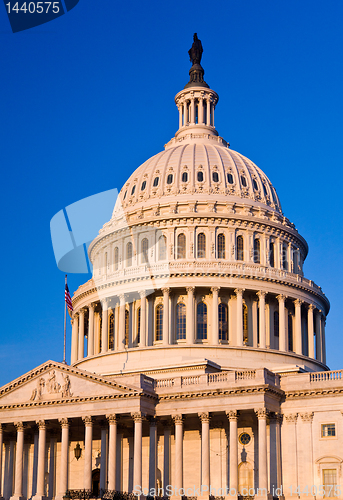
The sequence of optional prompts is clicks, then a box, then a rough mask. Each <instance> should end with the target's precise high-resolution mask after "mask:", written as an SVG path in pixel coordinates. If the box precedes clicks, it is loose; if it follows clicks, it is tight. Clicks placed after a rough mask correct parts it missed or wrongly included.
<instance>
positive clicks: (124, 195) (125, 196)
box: [123, 190, 127, 200]
mask: <svg viewBox="0 0 343 500" xmlns="http://www.w3.org/2000/svg"><path fill="white" fill-rule="evenodd" d="M126 195H127V190H126V191H125V193H124V197H123V200H125V198H126Z"/></svg>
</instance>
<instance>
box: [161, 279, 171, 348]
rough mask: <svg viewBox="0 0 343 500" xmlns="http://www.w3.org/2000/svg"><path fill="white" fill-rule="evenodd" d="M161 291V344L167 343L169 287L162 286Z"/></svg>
mask: <svg viewBox="0 0 343 500" xmlns="http://www.w3.org/2000/svg"><path fill="white" fill-rule="evenodd" d="M162 292H163V344H164V345H168V344H169V292H170V288H162Z"/></svg>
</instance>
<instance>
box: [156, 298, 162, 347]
mask: <svg viewBox="0 0 343 500" xmlns="http://www.w3.org/2000/svg"><path fill="white" fill-rule="evenodd" d="M155 340H156V341H158V340H163V305H162V304H160V305H158V306H157V307H156V318H155Z"/></svg>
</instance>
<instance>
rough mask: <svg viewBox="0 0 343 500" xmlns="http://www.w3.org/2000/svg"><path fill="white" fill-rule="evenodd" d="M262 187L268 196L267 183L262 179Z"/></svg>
mask: <svg viewBox="0 0 343 500" xmlns="http://www.w3.org/2000/svg"><path fill="white" fill-rule="evenodd" d="M262 187H263V193H264V196H265V197H266V198H267V196H268V193H267V188H266V184H265V182H264V181H262Z"/></svg>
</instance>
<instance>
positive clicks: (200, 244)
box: [197, 233, 206, 259]
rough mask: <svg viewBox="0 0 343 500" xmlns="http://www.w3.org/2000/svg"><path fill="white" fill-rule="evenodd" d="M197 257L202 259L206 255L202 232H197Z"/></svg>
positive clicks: (204, 239) (204, 237) (204, 238)
mask: <svg viewBox="0 0 343 500" xmlns="http://www.w3.org/2000/svg"><path fill="white" fill-rule="evenodd" d="M197 257H198V259H204V258H205V257H206V236H205V235H204V233H199V234H198V251H197Z"/></svg>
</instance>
